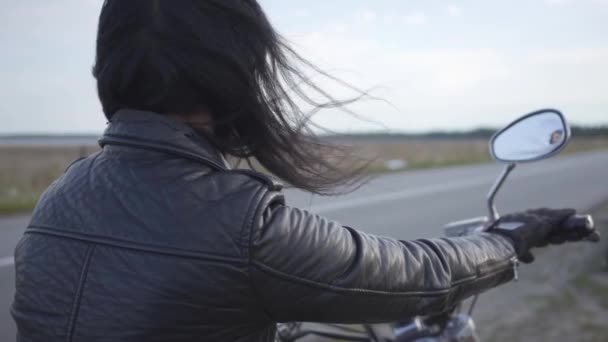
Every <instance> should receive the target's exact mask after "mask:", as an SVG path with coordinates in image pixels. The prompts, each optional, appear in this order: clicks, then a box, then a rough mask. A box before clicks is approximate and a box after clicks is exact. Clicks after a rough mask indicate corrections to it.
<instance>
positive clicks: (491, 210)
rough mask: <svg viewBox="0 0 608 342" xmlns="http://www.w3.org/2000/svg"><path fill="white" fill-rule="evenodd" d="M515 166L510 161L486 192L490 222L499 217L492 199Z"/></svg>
mask: <svg viewBox="0 0 608 342" xmlns="http://www.w3.org/2000/svg"><path fill="white" fill-rule="evenodd" d="M516 166H517V164H516V163H511V164H509V165H507V166H506V167H505V169H504V170H503V172H502V174H501V175H500V177H499V178H498V180H496V183H494V186H493V187H492V189H491V190H490V193H489V194H488V210H489V213H490V216H489V218H490V221H489V222H490V223H492V222H495V221H496V220H498V219H499V218H500V215H499V214H498V210H497V209H496V204H495V203H494V199H495V198H496V194H498V191H499V190H500V188H502V186H503V184H504V183H505V181H506V180H507V177H509V175H510V174H511V172H512V171H513V170H514V169H515V167H516Z"/></svg>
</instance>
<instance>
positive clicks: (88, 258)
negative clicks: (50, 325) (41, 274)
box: [66, 245, 95, 342]
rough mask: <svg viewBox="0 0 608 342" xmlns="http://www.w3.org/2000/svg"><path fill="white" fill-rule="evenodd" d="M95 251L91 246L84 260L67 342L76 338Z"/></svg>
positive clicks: (69, 322)
mask: <svg viewBox="0 0 608 342" xmlns="http://www.w3.org/2000/svg"><path fill="white" fill-rule="evenodd" d="M94 251H95V245H89V247H88V248H87V253H86V255H85V258H84V263H83V264H82V268H81V270H80V280H79V283H78V288H77V290H76V294H75V295H74V303H73V304H72V310H71V313H70V320H69V321H68V326H67V334H66V336H67V342H72V340H73V338H74V332H75V331H76V320H77V319H78V312H79V311H80V302H81V300H82V294H83V292H84V286H85V284H86V282H87V276H88V273H89V265H90V264H91V260H92V259H93V252H94Z"/></svg>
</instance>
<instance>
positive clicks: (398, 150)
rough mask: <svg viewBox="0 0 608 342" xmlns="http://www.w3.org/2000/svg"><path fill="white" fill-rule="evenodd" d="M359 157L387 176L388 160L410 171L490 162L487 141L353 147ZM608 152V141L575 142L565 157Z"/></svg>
mask: <svg viewBox="0 0 608 342" xmlns="http://www.w3.org/2000/svg"><path fill="white" fill-rule="evenodd" d="M354 146H355V148H356V151H357V154H360V155H361V156H363V157H366V158H375V161H374V163H373V164H372V165H371V171H372V172H379V173H382V172H388V171H389V170H387V168H386V162H387V161H389V160H394V159H397V160H404V161H407V164H408V168H410V169H424V168H433V167H443V166H453V165H464V164H476V163H484V162H489V161H491V157H490V154H489V151H488V150H489V146H488V140H487V139H441V140H423V139H420V140H410V141H405V142H399V143H365V144H363V145H359V144H354ZM597 149H608V137H598V138H578V139H573V140H572V142H571V143H570V145H569V146H568V147H567V149H566V150H565V151H564V152H563V154H568V153H576V152H583V151H591V150H597Z"/></svg>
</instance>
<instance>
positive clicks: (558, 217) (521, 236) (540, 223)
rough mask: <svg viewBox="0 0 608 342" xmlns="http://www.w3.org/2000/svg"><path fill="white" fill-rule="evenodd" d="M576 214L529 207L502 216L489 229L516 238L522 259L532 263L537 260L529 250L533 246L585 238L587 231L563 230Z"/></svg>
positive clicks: (567, 210) (518, 251) (514, 240)
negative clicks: (526, 209)
mask: <svg viewBox="0 0 608 342" xmlns="http://www.w3.org/2000/svg"><path fill="white" fill-rule="evenodd" d="M574 214H576V211H575V210H574V209H560V210H553V209H537V210H528V211H526V212H524V213H517V214H511V215H506V216H503V217H502V218H500V219H499V220H498V221H496V223H494V224H493V225H492V227H491V228H490V229H489V230H488V232H490V233H496V234H501V235H504V236H507V237H509V238H510V239H511V240H512V241H513V244H514V246H515V251H516V252H517V257H518V258H519V260H520V261H521V262H524V263H531V262H533V261H534V255H532V253H530V250H531V249H532V248H534V247H544V246H547V245H548V244H562V243H564V242H566V241H580V240H582V239H584V238H585V237H586V236H584V235H588V233H584V232H579V231H566V230H565V229H563V224H564V222H566V220H568V218H570V217H571V216H572V215H574Z"/></svg>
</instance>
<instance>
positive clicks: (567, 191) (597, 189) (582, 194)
mask: <svg viewBox="0 0 608 342" xmlns="http://www.w3.org/2000/svg"><path fill="white" fill-rule="evenodd" d="M500 171H501V166H500V165H498V164H488V165H477V166H466V167H455V168H446V169H437V170H427V171H412V172H405V173H398V174H391V175H387V176H383V177H379V178H376V179H374V180H373V181H371V182H369V183H368V184H366V185H365V186H364V187H363V188H361V189H360V190H358V191H356V192H354V193H352V194H349V195H346V196H342V197H338V198H334V197H319V196H311V195H309V194H306V193H303V192H300V191H294V190H288V191H287V199H288V204H290V205H293V206H298V207H302V208H307V209H310V210H313V211H315V212H318V213H319V214H322V215H325V216H328V217H330V218H333V219H337V220H340V221H341V222H342V223H343V224H344V225H348V226H352V227H355V228H358V229H361V230H364V231H367V232H370V233H375V234H380V235H388V236H393V237H397V238H401V239H415V238H421V237H434V236H439V235H441V234H442V228H441V227H442V226H443V225H444V224H445V223H447V222H450V221H453V220H460V219H464V218H470V217H476V216H481V215H485V214H486V212H487V209H486V207H485V200H484V198H485V196H486V193H487V191H488V189H489V187H490V186H491V185H492V183H493V182H494V180H495V179H496V177H497V176H498V174H499V173H500ZM607 176H608V152H593V153H585V154H578V155H573V156H567V157H560V158H555V159H551V160H546V161H542V162H538V163H534V164H526V165H520V166H519V167H518V169H516V170H515V171H514V173H513V174H512V177H511V178H510V179H509V180H508V181H507V183H506V185H505V188H504V190H503V191H502V192H501V193H500V194H499V196H498V201H497V203H498V208H499V211H501V212H512V211H518V210H523V209H529V208H536V207H543V206H547V207H574V208H576V209H579V210H581V211H585V210H589V209H590V208H592V207H594V206H595V205H597V204H599V203H601V202H602V201H604V200H606V199H608V177H607ZM27 221H28V218H27V217H12V218H4V219H0V341H1V342H10V341H14V339H15V326H14V323H13V321H12V319H10V315H9V312H8V308H9V305H10V302H11V300H12V295H13V291H14V274H13V267H12V260H11V255H12V253H13V249H14V246H15V244H16V243H17V240H18V239H19V237H20V235H21V233H22V231H23V229H24V227H25V226H26V225H27ZM487 310H488V309H487V308H486V311H487ZM482 312H483V310H482Z"/></svg>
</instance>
